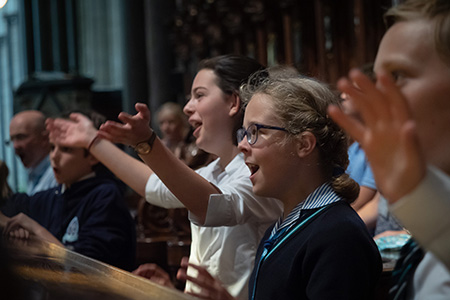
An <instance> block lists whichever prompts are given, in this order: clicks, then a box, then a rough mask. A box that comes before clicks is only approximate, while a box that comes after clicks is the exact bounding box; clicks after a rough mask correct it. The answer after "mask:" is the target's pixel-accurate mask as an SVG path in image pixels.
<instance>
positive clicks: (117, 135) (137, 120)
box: [98, 103, 152, 147]
mask: <svg viewBox="0 0 450 300" xmlns="http://www.w3.org/2000/svg"><path fill="white" fill-rule="evenodd" d="M135 108H136V111H137V113H136V114H135V115H133V116H132V115H130V114H127V113H125V112H121V113H120V114H119V117H118V118H119V120H120V121H122V123H118V122H114V121H107V122H106V123H105V124H103V125H102V126H101V127H100V131H99V133H98V135H99V136H100V137H101V138H104V139H107V140H110V141H111V142H113V143H121V144H124V145H129V146H133V147H134V146H136V144H138V143H140V142H143V141H146V140H148V139H149V138H150V136H151V135H152V129H151V128H150V126H149V124H150V110H149V109H148V107H147V105H145V104H144V103H136V105H135Z"/></svg>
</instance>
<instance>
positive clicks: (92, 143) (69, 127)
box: [47, 113, 152, 197]
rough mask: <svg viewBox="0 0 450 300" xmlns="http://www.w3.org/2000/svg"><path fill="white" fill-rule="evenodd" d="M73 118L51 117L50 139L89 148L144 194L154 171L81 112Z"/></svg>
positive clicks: (134, 188)
mask: <svg viewBox="0 0 450 300" xmlns="http://www.w3.org/2000/svg"><path fill="white" fill-rule="evenodd" d="M70 118H71V120H65V119H48V120H47V129H48V130H49V131H50V140H51V141H52V142H56V143H59V144H62V145H65V146H70V147H82V148H86V149H87V148H88V147H89V151H90V152H91V154H92V155H94V156H95V157H96V158H97V159H98V160H99V161H100V162H101V163H102V164H103V165H105V166H106V167H107V168H108V169H109V170H111V172H113V173H114V174H115V175H116V176H117V177H118V178H120V179H121V180H122V181H123V182H125V183H126V184H127V185H128V186H129V187H131V188H132V189H133V190H135V191H136V192H137V193H138V194H139V195H141V196H142V197H145V185H146V183H147V180H148V177H149V176H150V175H151V174H152V171H151V170H150V169H149V168H148V166H146V165H145V164H144V163H142V162H141V161H139V160H137V159H135V158H134V157H131V156H130V155H128V154H127V153H125V152H123V151H122V150H121V149H119V148H118V147H116V146H115V145H114V144H113V143H111V142H110V141H108V140H104V139H100V138H98V137H97V133H98V132H97V129H95V127H94V126H93V124H92V122H91V121H90V120H89V119H88V118H87V117H85V116H84V115H82V114H78V113H74V114H71V115H70Z"/></svg>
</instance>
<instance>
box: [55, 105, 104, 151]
mask: <svg viewBox="0 0 450 300" xmlns="http://www.w3.org/2000/svg"><path fill="white" fill-rule="evenodd" d="M46 126H47V130H48V131H49V138H50V141H51V142H52V143H57V144H60V145H62V146H66V147H81V148H87V147H88V146H89V144H90V143H91V141H92V140H93V139H94V138H95V136H96V135H97V129H95V127H94V125H93V124H92V122H91V120H89V118H88V117H86V116H84V115H83V114H79V113H72V114H70V120H67V119H60V118H58V119H50V118H49V119H47V120H46Z"/></svg>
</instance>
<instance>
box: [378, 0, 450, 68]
mask: <svg viewBox="0 0 450 300" xmlns="http://www.w3.org/2000/svg"><path fill="white" fill-rule="evenodd" d="M384 18H385V22H386V24H387V25H388V26H389V27H390V26H392V25H393V24H395V23H397V22H402V21H415V20H430V21H433V22H434V43H435V47H436V51H437V52H438V53H439V55H440V56H441V59H442V60H443V61H444V62H446V63H447V64H449V65H450V1H449V0H408V1H405V2H403V3H401V4H399V5H397V6H394V7H392V8H390V9H389V10H388V11H387V12H386V14H385V15H384Z"/></svg>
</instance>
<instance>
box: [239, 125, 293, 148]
mask: <svg viewBox="0 0 450 300" xmlns="http://www.w3.org/2000/svg"><path fill="white" fill-rule="evenodd" d="M261 128H264V129H272V130H280V131H285V132H288V131H287V129H286V128H282V127H277V126H269V125H263V124H257V123H254V124H252V125H250V126H248V127H247V130H245V129H244V128H239V129H238V130H237V132H236V137H237V142H238V143H240V142H241V141H242V140H243V139H244V137H245V136H247V142H248V143H249V144H250V145H253V144H255V143H256V141H257V140H258V131H259V130H260V129H261Z"/></svg>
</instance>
